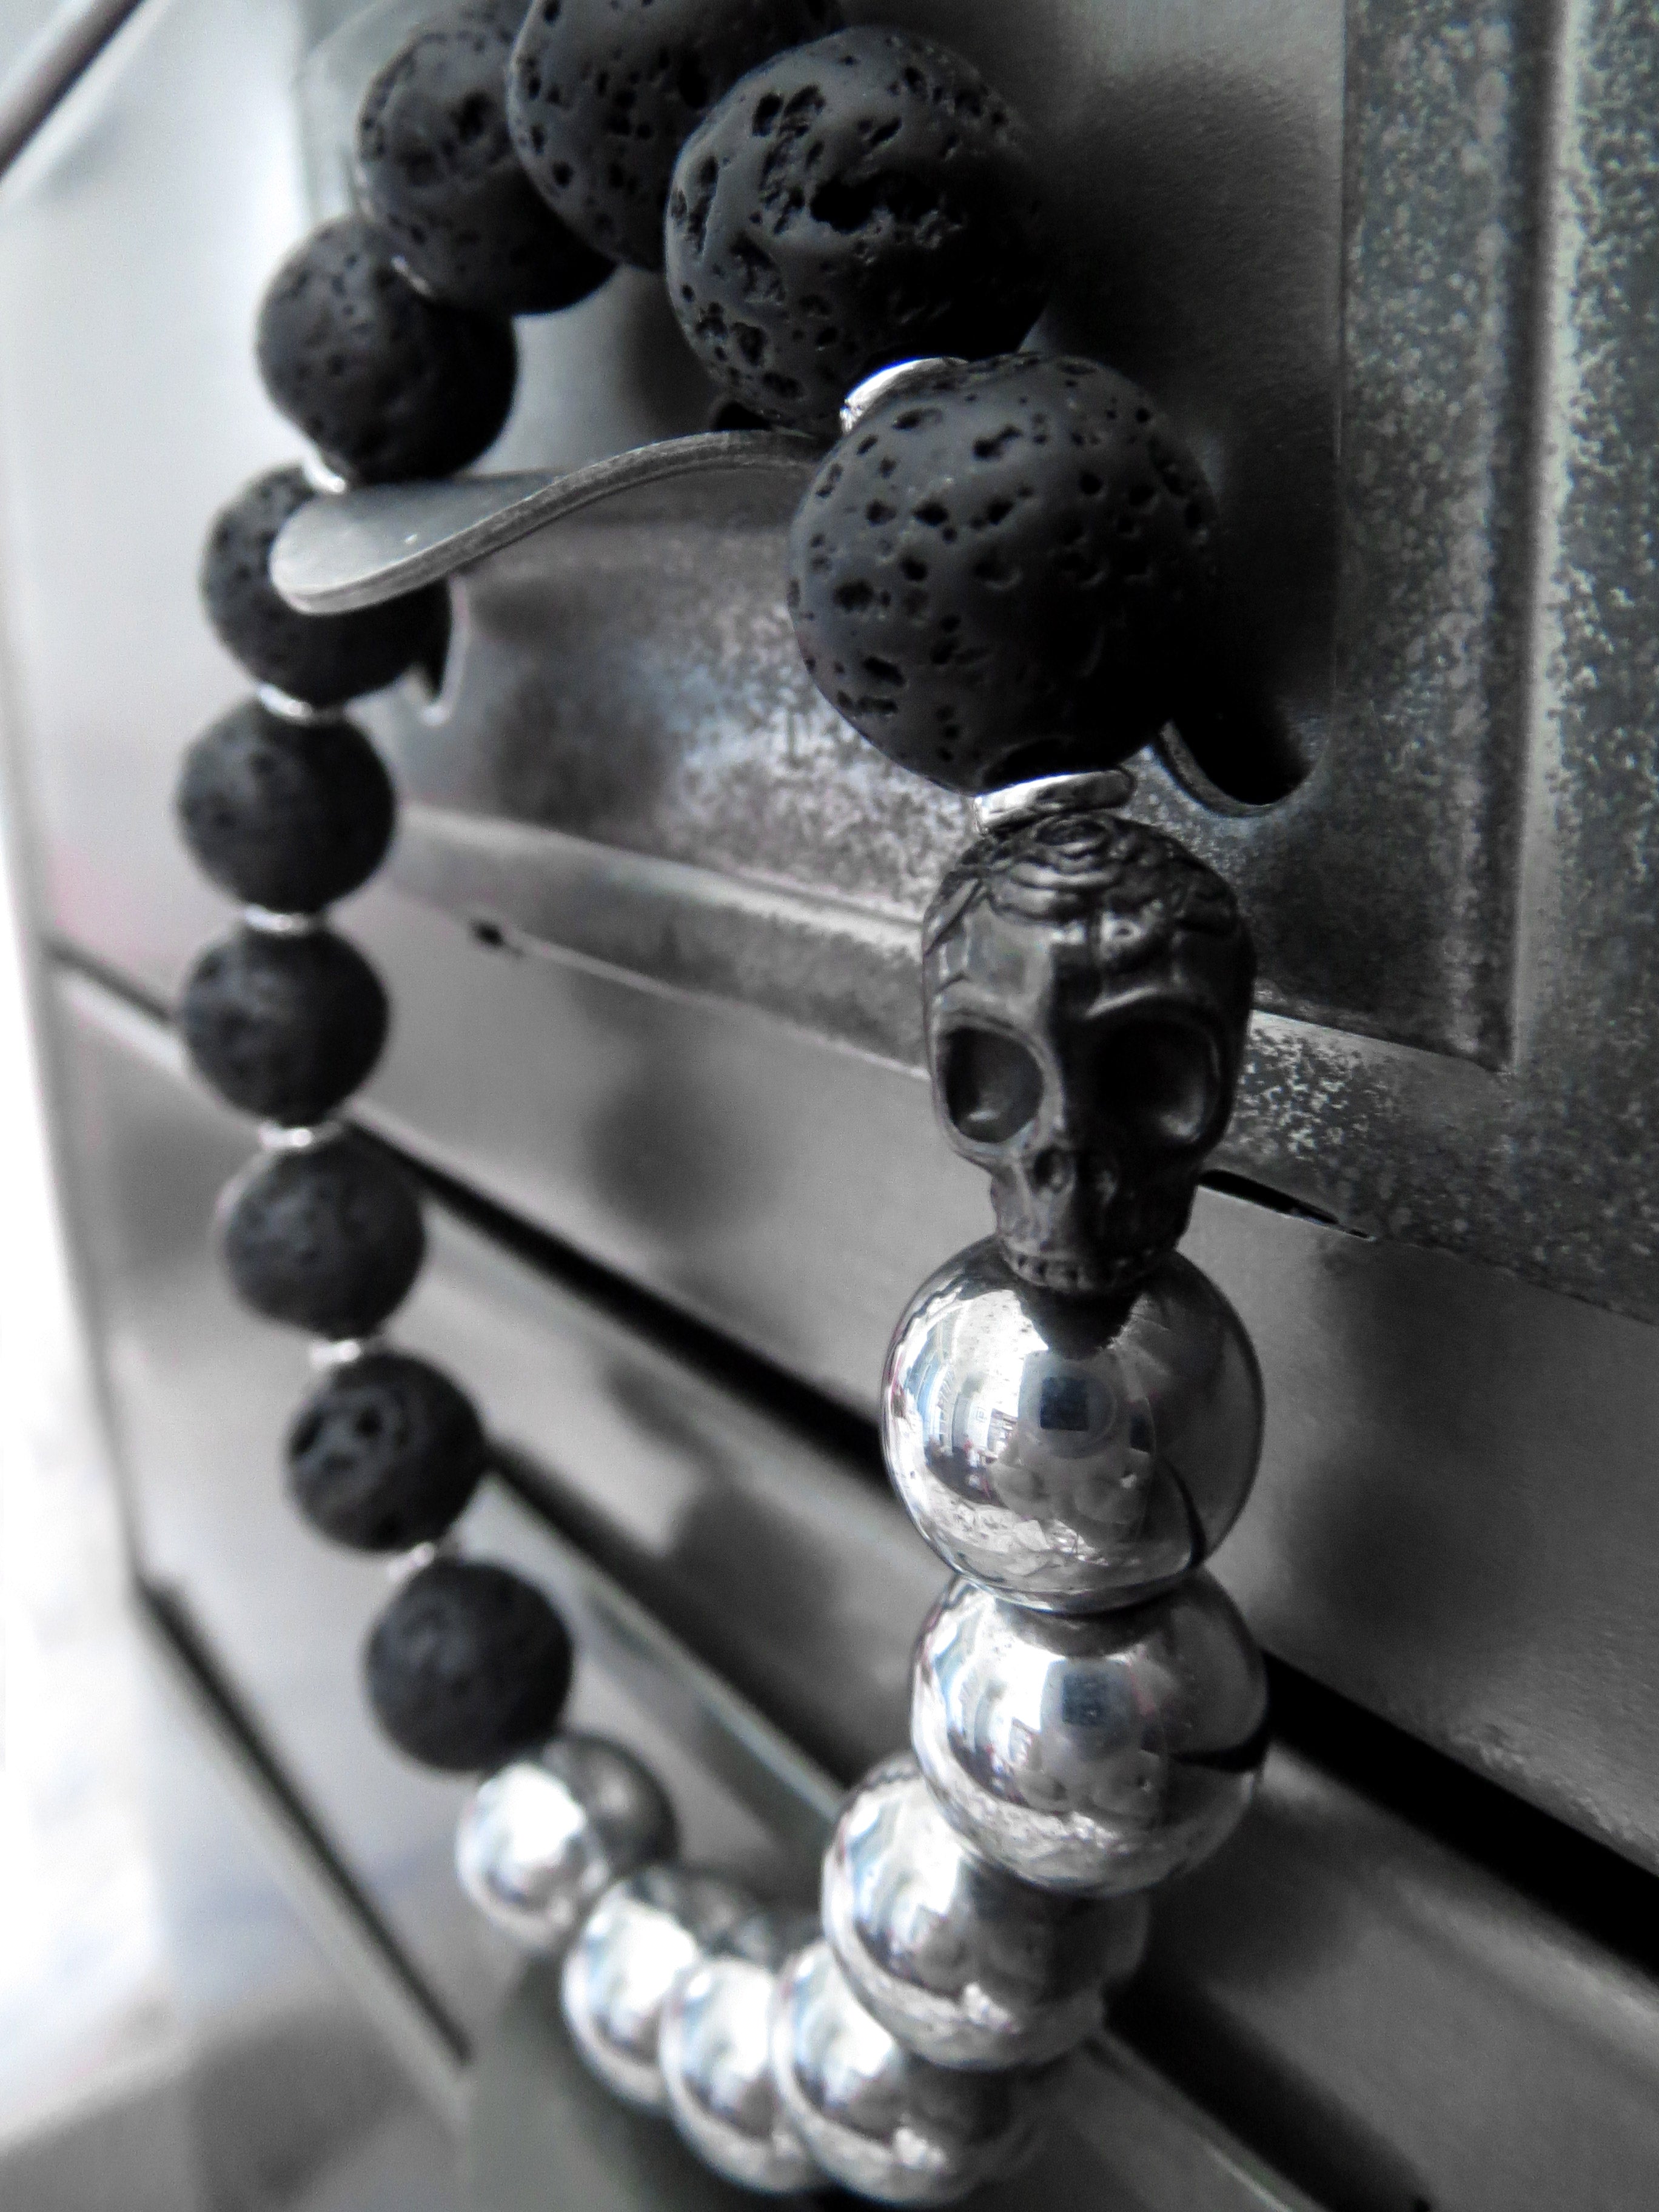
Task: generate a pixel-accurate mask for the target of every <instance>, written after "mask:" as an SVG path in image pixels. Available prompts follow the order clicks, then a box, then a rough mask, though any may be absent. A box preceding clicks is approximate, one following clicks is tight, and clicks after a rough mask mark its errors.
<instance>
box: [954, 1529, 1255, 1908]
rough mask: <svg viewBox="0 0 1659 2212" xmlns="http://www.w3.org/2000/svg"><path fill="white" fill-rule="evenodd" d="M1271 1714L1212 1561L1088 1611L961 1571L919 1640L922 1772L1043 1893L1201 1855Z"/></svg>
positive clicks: (1142, 1878)
mask: <svg viewBox="0 0 1659 2212" xmlns="http://www.w3.org/2000/svg"><path fill="white" fill-rule="evenodd" d="M910 1738H911V1741H912V1743H913V1745H914V1746H915V1753H916V1757H917V1759H919V1760H920V1761H921V1770H922V1772H923V1773H924V1774H925V1775H926V1776H927V1779H928V1781H929V1783H931V1784H932V1785H933V1792H934V1795H935V1796H937V1797H938V1799H939V1803H940V1805H941V1806H942V1807H943V1808H944V1810H945V1813H946V1814H947V1815H948V1816H949V1818H950V1819H951V1821H952V1822H953V1823H954V1824H955V1825H956V1826H957V1827H958V1828H960V1829H961V1830H962V1832H963V1835H965V1836H966V1837H967V1838H968V1840H969V1843H970V1844H973V1845H974V1847H975V1850H978V1851H980V1852H981V1853H982V1854H983V1856H984V1857H987V1858H989V1859H994V1861H995V1862H996V1863H997V1864H998V1865H999V1866H1002V1867H1006V1869H1007V1870H1008V1871H1009V1873H1011V1874H1014V1875H1019V1876H1020V1878H1021V1879H1022V1880H1024V1881H1032V1882H1036V1883H1037V1884H1038V1885H1039V1886H1041V1887H1043V1888H1048V1889H1066V1890H1076V1891H1079V1892H1082V1893H1094V1894H1096V1895H1100V1896H1108V1895H1121V1894H1124V1893H1127V1892H1129V1891H1131V1890H1136V1889H1144V1888H1146V1887H1149V1886H1150V1885H1151V1884H1152V1883H1153V1882H1157V1881H1163V1880H1164V1878H1165V1877H1166V1876H1167V1875H1172V1874H1178V1873H1179V1872H1180V1871H1181V1870H1182V1869H1183V1868H1185V1867H1188V1866H1192V1865H1194V1864H1195V1863H1197V1862H1198V1861H1199V1860H1200V1859H1202V1858H1205V1857H1207V1856H1208V1854H1209V1853H1210V1852H1212V1850H1215V1848H1216V1846H1217V1845H1218V1844H1220V1843H1221V1842H1222V1840H1223V1839H1224V1838H1225V1837H1226V1836H1227V1835H1228V1834H1229V1833H1230V1832H1231V1829H1232V1828H1233V1827H1234V1826H1235V1825H1236V1824H1237V1821H1238V1820H1239V1819H1240V1818H1241V1817H1242V1815H1243V1812H1244V1809H1245V1808H1246V1806H1247V1805H1248V1804H1249V1800H1250V1795H1251V1791H1252V1790H1253V1789H1254V1787H1255V1775H1256V1771H1257V1769H1258V1768H1259V1767H1260V1765H1261V1760H1262V1757H1263V1755H1264V1753H1265V1751H1266V1748H1267V1678H1266V1675H1265V1674H1264V1672H1263V1668H1262V1665H1261V1654H1260V1653H1259V1652H1258V1651H1257V1650H1256V1648H1255V1644H1254V1643H1253V1642H1252V1641H1251V1639H1250V1635H1249V1630H1248V1629H1247V1628H1246V1627H1245V1626H1244V1624H1243V1621H1242V1620H1240V1619H1239V1617H1238V1614H1237V1611H1236V1610H1235V1608H1234V1607H1233V1606H1232V1605H1231V1602H1230V1601H1228V1599H1227V1598H1226V1596H1225V1595H1224V1594H1223V1592H1222V1590H1221V1589H1220V1588H1219V1586H1218V1584H1217V1583H1214V1582H1213V1581H1212V1579H1211V1578H1210V1577H1209V1576H1208V1575H1206V1574H1201V1573H1200V1574H1197V1575H1194V1576H1193V1577H1190V1578H1189V1579H1188V1581H1187V1582H1185V1583H1182V1584H1181V1586H1180V1587H1179V1588H1178V1589H1176V1590H1174V1591H1172V1592H1171V1593H1170V1595H1168V1596H1166V1597H1161V1598H1155V1599H1153V1600H1152V1602H1151V1603H1150V1604H1148V1605H1139V1606H1133V1607H1124V1608H1122V1609H1121V1611H1118V1612H1115V1613H1101V1614H1098V1615H1097V1616H1096V1617H1095V1618H1094V1619H1092V1620H1068V1619H1066V1618H1064V1617H1062V1616H1061V1615H1060V1614H1057V1613H1031V1612H1026V1611H1023V1610H1022V1609H1020V1608H1019V1607H1015V1606H1012V1605H1009V1604H1006V1602H1004V1601H1002V1600H1000V1599H999V1598H998V1597H996V1596H995V1595H994V1594H993V1593H992V1592H991V1591H989V1590H982V1589H977V1588H976V1587H975V1585H974V1584H973V1583H969V1582H958V1583H954V1584H952V1586H951V1589H949V1590H947V1591H946V1592H945V1595H944V1596H943V1597H942V1598H941V1599H940V1600H939V1603H938V1604H937V1605H936V1606H935V1607H934V1608H933V1612H932V1613H930V1614H929V1616H928V1618H927V1622H926V1624H925V1626H923V1628H922V1632H921V1640H920V1642H919V1644H918V1645H917V1648H916V1668H915V1687H914V1694H913V1698H912V1703H911V1708H910Z"/></svg>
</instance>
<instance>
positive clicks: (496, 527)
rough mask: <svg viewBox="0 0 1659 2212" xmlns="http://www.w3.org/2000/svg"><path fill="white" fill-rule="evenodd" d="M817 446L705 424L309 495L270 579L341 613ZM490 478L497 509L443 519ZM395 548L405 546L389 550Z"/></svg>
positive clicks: (796, 463)
mask: <svg viewBox="0 0 1659 2212" xmlns="http://www.w3.org/2000/svg"><path fill="white" fill-rule="evenodd" d="M822 453H823V447H820V446H819V445H817V443H816V442H815V441H813V440H811V438H804V437H799V436H797V435H795V434H794V433H793V432H790V431H781V430H780V431H766V430H708V431H699V432H698V433H696V435H694V436H691V437H689V438H665V439H663V440H662V441H660V442H659V443H658V444H656V445H651V446H637V447H634V448H633V450H632V451H631V452H629V453H615V454H612V455H611V457H610V458H609V459H605V460H603V461H595V462H593V463H592V465H590V466H589V467H586V468H581V469H573V470H572V471H570V472H569V473H568V475H565V476H556V477H546V476H542V477H538V476H537V475H536V474H535V472H533V471H528V472H520V473H518V474H515V475H512V476H502V477H496V478H493V479H492V478H490V477H455V478H453V479H452V480H450V481H448V482H447V483H398V484H368V485H365V486H362V487H361V488H360V489H356V490H353V491H345V492H340V493H337V494H336V495H332V496H325V497H320V498H317V499H313V500H309V501H307V503H306V505H305V506H304V507H301V508H300V509H299V511H298V512H297V513H295V514H294V515H292V516H290V518H289V520H288V521H287V522H286V523H285V524H284V525H283V528H282V530H281V531H280V532H279V533H278V535H277V538H276V543H275V544H274V545H273V546H272V548H271V554H270V575H271V580H272V582H273V583H274V584H275V585H276V588H277V590H278V591H279V592H281V593H282V595H283V598H284V599H287V600H288V602H289V605H291V606H295V607H297V608H298V609H299V611H301V614H311V615H325V614H348V613H350V612H351V611H353V610H354V609H356V608H359V607H371V606H375V605H379V604H380V601H381V600H383V599H397V598H398V597H400V596H401V595H402V594H403V593H404V592H412V591H415V590H416V589H418V587H419V586H421V585H422V584H431V583H436V582H438V581H440V580H441V579H443V578H444V577H446V576H450V575H453V574H455V572H456V571H457V570H458V569H460V568H470V567H471V565H472V563H473V562H477V561H482V560H483V558H484V557H485V556H486V555H488V554H490V553H497V552H500V551H501V549H502V548H503V547H504V546H507V545H513V544H517V543H518V542H519V540H520V538H529V537H531V536H532V535H533V534H534V533H535V532H537V531H538V530H544V529H545V528H547V527H548V526H549V525H550V524H552V523H555V522H562V521H563V520H566V519H567V518H568V517H569V516H571V515H574V514H579V513H581V512H582V511H583V509H584V508H586V507H596V506H599V505H602V504H604V503H605V502H607V501H611V500H613V499H617V498H619V497H621V496H622V495H624V494H626V493H629V492H634V491H639V490H642V489H646V488H647V487H649V486H653V485H657V484H665V483H673V482H675V481H677V480H678V479H680V478H683V477H696V476H702V475H720V476H733V475H738V476H742V475H749V474H761V473H763V472H765V471H771V470H778V469H783V468H787V467H794V468H805V466H807V465H809V464H811V463H815V462H816V461H817V459H819V458H820V456H821V454H822ZM491 483H495V485H496V486H498V487H499V491H500V497H501V504H500V505H499V506H498V507H492V508H490V510H489V512H487V513H483V514H482V515H480V514H477V513H476V511H474V512H471V513H467V519H465V520H461V521H459V522H458V523H455V524H453V525H446V524H445V523H444V521H443V520H442V518H443V516H444V513H445V512H446V510H447V509H449V510H459V511H462V512H464V513H465V512H466V511H467V510H476V508H477V503H478V499H479V495H480V493H481V491H482V490H483V488H485V487H487V486H489V484H491ZM527 483H528V484H529V485H531V487H532V488H531V489H529V490H526V489H525V487H526V484H527ZM396 545H410V546H412V547H413V550H411V551H409V552H398V551H395V550H387V549H389V548H391V547H393V546H396ZM377 549H379V550H377Z"/></svg>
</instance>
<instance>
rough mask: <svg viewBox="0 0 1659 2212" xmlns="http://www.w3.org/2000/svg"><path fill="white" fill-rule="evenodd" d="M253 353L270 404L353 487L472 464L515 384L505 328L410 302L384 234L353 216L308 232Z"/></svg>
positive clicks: (281, 280)
mask: <svg viewBox="0 0 1659 2212" xmlns="http://www.w3.org/2000/svg"><path fill="white" fill-rule="evenodd" d="M258 358H259V374H260V375H261V376H262V377H263V378H264V386H265V390H266V391H267V392H269V393H270V398H271V401H272V404H274V405H275V406H276V407H277V408H278V409H279V410H281V412H282V413H283V414H284V415H286V416H288V418H289V422H293V423H295V424H297V425H298V427H299V428H301V430H303V431H304V432H305V434H306V435H307V438H309V439H310V440H311V441H312V443H313V445H314V446H315V447H317V449H318V451H319V453H321V454H322V456H323V458H324V459H325V460H326V461H328V462H329V463H330V464H331V466H333V467H334V468H336V469H337V470H338V471H339V472H340V474H341V475H342V476H346V477H353V478H355V479H356V482H357V483H396V482H398V481H400V480H401V479H403V478H404V477H447V476H453V474H454V472H455V471H456V470H457V469H461V468H465V466H466V465H467V463H468V462H469V461H476V460H477V458H478V456H479V454H480V453H483V450H484V448H485V447H486V446H489V445H492V444H493V443H494V442H495V438H496V436H497V435H498V433H499V432H500V430H501V425H502V423H503V422H506V420H507V410H508V409H509V408H510V407H511V406H512V404H513V383H514V381H515V380H516V378H517V375H518V362H519V356H518V349H517V347H516V345H515V344H514V343H513V325H512V324H511V323H510V322H508V321H507V319H506V318H505V317H503V316H497V315H480V314H477V313H473V312H472V310H471V309H470V308H465V307H444V306H442V305H441V303H440V302H439V301H435V300H423V299H422V297H421V295H420V294H419V293H418V292H416V290H415V289H413V287H412V286H411V285H410V284H409V283H407V282H406V281H405V280H404V277H403V276H402V275H401V274H400V273H399V270H398V264H397V263H396V262H395V261H394V260H393V258H392V246H391V243H390V241H389V240H388V239H387V238H386V234H385V233H384V232H382V231H380V230H379V229H377V228H376V227H375V226H374V224H373V223H371V222H368V221H366V220H365V218H364V217H362V216H355V215H348V216H338V217H337V218H336V220H335V221H334V222H325V224H324V225H323V226H322V228H321V229H320V230H313V233H312V234H311V236H310V237H309V238H308V239H307V240H306V241H305V243H304V244H303V245H302V246H298V247H296V248H295V251H294V252H292V253H291V254H289V258H288V259H287V260H286V261H285V262H283V265H282V267H281V268H280V269H279V270H277V271H276V275H275V276H273V277H272V278H271V280H270V288H269V289H268V290H267V291H266V293H265V296H264V305H263V306H262V307H261V308H260V310H259V332H258Z"/></svg>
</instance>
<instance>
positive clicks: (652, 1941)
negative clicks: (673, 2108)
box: [559, 1866, 755, 2112]
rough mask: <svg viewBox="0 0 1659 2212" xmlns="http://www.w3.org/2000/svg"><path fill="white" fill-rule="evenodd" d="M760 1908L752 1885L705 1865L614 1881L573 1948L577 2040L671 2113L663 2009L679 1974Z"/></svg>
mask: <svg viewBox="0 0 1659 2212" xmlns="http://www.w3.org/2000/svg"><path fill="white" fill-rule="evenodd" d="M754 1910H755V1900H754V1899H753V1898H752V1897H751V1896H750V1894H749V1893H748V1892H747V1891H746V1890H744V1889H741V1888H739V1887H738V1884H737V1883H736V1882H733V1881H726V1878H725V1876H724V1875H716V1874H708V1873H704V1872H703V1871H702V1870H701V1869H697V1868H692V1867H678V1866H653V1867H646V1868H644V1869H642V1870H641V1872H640V1873H638V1874H634V1875H629V1876H628V1877H627V1878H626V1880H624V1881H617V1882H613V1883H612V1884H611V1887H610V1888H609V1889H607V1890H606V1891H605V1894H604V1896H603V1897H602V1898H601V1899H599V1903H598V1905H595V1906H594V1908H593V1910H592V1912H591V1913H590V1914H589V1915H588V1917H587V1918H586V1921H585V1922H584V1923H583V1925H582V1928H581V1931H580V1934H579V1935H578V1936H577V1937H576V1940H575V1942H574V1943H573V1944H572V1945H571V1947H570V1949H569V1951H568V1954H566V1958H565V1962H564V1972H563V1974H562V1977H561V1979H560V1984H559V1996H560V2001H561V2002H562V2006H563V2009H564V2017H565V2021H566V2024H567V2026H568V2027H569V2030H570V2033H571V2034H572V2036H573V2037H574V2039H575V2043H576V2047H577V2049H578V2050H579V2051H580V2052H581V2055H582V2057H584V2058H585V2059H586V2061H587V2063H588V2064H589V2065H590V2066H591V2067H592V2069H593V2071H594V2072H595V2073H596V2074H597V2075H599V2079H600V2080H601V2081H603V2082H605V2084H606V2086H607V2087H609V2088H611V2089H612V2090H614V2091H615V2093H616V2094H617V2096H619V2097H620V2098H622V2099H623V2101H624V2103H627V2104H629V2105H635V2106H639V2107H640V2109H641V2111H644V2112H666V2111H667V2109H668V2095H667V2092H666V2091H665V2089H664V2087H663V2081H662V2075H661V2072H660V2071H659V2068H658V2065H657V2031H658V2028H659V2025H660V2022H661V2018H662V2008H663V2003H664V2001H665V1998H666V1997H667V1996H668V1992H669V1991H670V1990H671V1989H672V1988H673V1986H674V1983H675V1981H676V1979H677V1978H678V1976H679V1975H681V1974H682V1973H684V1972H685V1970H686V1968H687V1967H688V1966H695V1965H696V1962H697V1960H698V1958H699V1957H700V1956H701V1955H702V1952H703V1951H704V1950H705V1949H706V1948H708V1946H709V1945H710V1944H712V1943H714V1942H717V1941H718V1939H719V1938H720V1936H724V1935H726V1933H728V1931H729V1930H730V1929H732V1928H735V1927H736V1925H737V1923H738V1921H740V1920H743V1919H745V1918H746V1917H748V1916H749V1914H750V1913H751V1912H753V1911H754Z"/></svg>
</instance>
